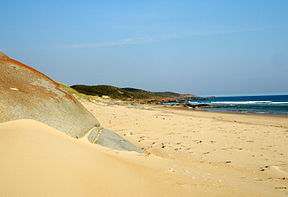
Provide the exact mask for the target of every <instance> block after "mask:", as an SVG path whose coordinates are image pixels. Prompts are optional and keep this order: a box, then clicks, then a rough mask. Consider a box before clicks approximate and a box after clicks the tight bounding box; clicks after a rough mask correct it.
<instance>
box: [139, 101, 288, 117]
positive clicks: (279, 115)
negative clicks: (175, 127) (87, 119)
mask: <svg viewBox="0 0 288 197" xmlns="http://www.w3.org/2000/svg"><path fill="white" fill-rule="evenodd" d="M140 105H142V104H140ZM143 105H144V104H143ZM151 105H154V106H163V107H167V108H171V109H179V110H188V111H203V112H211V113H224V114H226V113H227V114H242V115H256V116H257V115H259V116H271V117H275V116H276V117H288V114H287V115H285V114H283V115H282V114H269V113H241V112H238V113H237V112H228V111H227V112H224V111H209V110H207V109H205V108H198V109H189V108H186V107H173V106H169V105H157V104H151ZM212 108H213V107H212Z"/></svg>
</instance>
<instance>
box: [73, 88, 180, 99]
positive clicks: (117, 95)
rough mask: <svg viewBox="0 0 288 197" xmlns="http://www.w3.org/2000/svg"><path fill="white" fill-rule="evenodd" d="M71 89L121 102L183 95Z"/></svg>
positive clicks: (139, 90)
mask: <svg viewBox="0 0 288 197" xmlns="http://www.w3.org/2000/svg"><path fill="white" fill-rule="evenodd" d="M71 88H73V89H75V90H77V91H78V92H80V93H83V94H86V95H93V96H109V97H110V98H113V99H121V100H141V99H161V98H177V97H182V96H183V95H181V94H178V93H174V92H150V91H145V90H141V89H135V88H118V87H115V86H110V85H96V86H88V85H73V86H71Z"/></svg>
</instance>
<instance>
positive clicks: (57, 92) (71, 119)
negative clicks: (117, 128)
mask: <svg viewBox="0 0 288 197" xmlns="http://www.w3.org/2000/svg"><path fill="white" fill-rule="evenodd" d="M0 94H1V96H0V123H1V122H6V121H11V120H17V119H33V120H36V121H39V122H42V123H45V124H47V125H49V126H51V127H53V128H56V129H57V130H59V131H62V132H64V133H66V134H68V135H69V136H72V137H74V138H81V137H83V136H84V135H86V134H88V133H89V132H92V131H93V132H97V133H99V135H100V136H98V138H99V139H100V138H101V139H102V142H103V141H105V143H106V144H109V143H110V144H112V143H113V144H115V143H116V144H117V143H119V144H121V143H122V142H123V141H125V140H124V139H123V138H121V137H120V136H119V137H118V138H113V140H112V141H111V140H110V139H111V138H108V137H107V135H105V136H102V137H101V134H102V132H100V131H101V128H100V124H99V122H98V121H97V119H96V118H95V117H94V116H93V115H92V114H91V113H90V112H88V111H87V110H86V108H84V106H83V105H82V104H81V103H80V102H79V101H78V100H77V99H76V98H74V97H73V96H72V95H71V94H70V93H69V92H68V91H67V90H66V89H65V88H63V87H62V86H60V85H59V84H58V83H56V82H55V81H53V80H52V79H50V78H49V77H47V76H46V75H44V74H42V73H40V72H38V71H37V70H35V69H33V68H31V67H29V66H26V65H24V64H22V63H20V62H18V61H16V60H13V59H10V58H8V56H6V55H5V54H3V53H1V54H0ZM105 133H107V132H105ZM112 133H113V132H112ZM106 138H107V139H106ZM110 141H111V142H110ZM103 145H105V144H103ZM133 148H134V149H133ZM123 150H126V149H125V146H123ZM129 150H135V151H138V152H140V151H139V149H138V148H137V147H135V146H134V145H133V146H132V148H131V147H130V148H129Z"/></svg>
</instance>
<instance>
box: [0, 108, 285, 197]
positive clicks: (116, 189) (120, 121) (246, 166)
mask: <svg viewBox="0 0 288 197" xmlns="http://www.w3.org/2000/svg"><path fill="white" fill-rule="evenodd" d="M84 104H85V106H86V108H87V109H88V110H89V111H91V112H92V113H93V114H94V115H95V116H96V117H97V118H98V120H99V121H100V123H101V124H102V126H103V127H106V128H109V129H111V130H114V131H115V132H117V133H118V134H120V135H121V136H123V137H125V138H126V139H128V140H130V141H132V142H133V143H135V144H136V145H137V146H139V147H141V148H143V149H144V150H145V151H146V152H147V153H148V154H147V155H141V154H137V153H135V152H125V151H124V152H121V151H115V150H110V149H108V148H104V147H101V146H98V145H94V144H90V143H89V142H88V141H87V140H86V139H78V140H77V139H73V138H70V137H68V136H66V135H65V134H62V133H61V132H59V131H57V130H55V129H53V128H50V127H48V126H46V125H44V124H42V123H39V122H36V121H33V120H18V121H12V122H7V123H2V124H0V155H1V162H0V196H13V197H14V196H29V197H30V196H69V197H70V196H77V197H78V196H128V197H129V196H131V197H132V196H133V197H134V196H189V197H190V196H196V197H204V196H209V197H210V196H219V197H220V196H221V197H222V196H229V197H231V196H235V197H241V196H249V197H250V196H253V197H254V196H261V197H262V196H263V197H266V196H267V197H268V196H269V197H271V196H272V197H273V196H275V197H281V196H288V174H287V173H288V167H287V166H288V155H287V150H288V118H287V117H270V116H254V115H239V114H224V113H210V112H198V111H188V110H178V109H170V108H163V107H155V106H145V105H139V106H117V105H110V106H107V105H101V104H92V103H84Z"/></svg>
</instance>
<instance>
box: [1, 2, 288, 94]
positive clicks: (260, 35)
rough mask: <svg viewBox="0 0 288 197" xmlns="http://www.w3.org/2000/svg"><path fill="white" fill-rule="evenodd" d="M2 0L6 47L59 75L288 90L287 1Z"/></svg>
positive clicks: (202, 90)
mask: <svg viewBox="0 0 288 197" xmlns="http://www.w3.org/2000/svg"><path fill="white" fill-rule="evenodd" d="M0 3H1V12H0V17H1V26H0V50H2V51H3V52H4V53H6V54H7V55H9V56H10V57H12V58H14V59H17V60H20V61H22V62H24V63H26V64H28V65H30V66H33V67H35V68H36V69H38V70H40V71H41V72H43V73H45V74H47V75H48V76H50V77H51V78H53V79H54V80H56V81H61V82H64V83H67V84H69V85H72V84H91V85H92V84H110V85H115V86H118V87H134V88H142V89H146V90H151V91H164V90H169V91H176V92H180V93H194V94H198V95H247V94H255V95H257V94H277V93H286V94H287V93H288V1H287V0H241V1H240V0H239V1H236V0H234V1H233V0H217V1H216V0H173V1H172V0H151V1H150V0H105V1H104V0H99V1H97V0H94V1H92V0H91V1H85V0H82V1H80V0H79V1H73V0H71V1H68V0H67V1H61V0H50V1H40V0H39V1H36V0H35V1H29V0H26V1H23V0H22V1H20V0H19V1H13V0H9V1H8V0H7V1H5V0H0Z"/></svg>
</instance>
